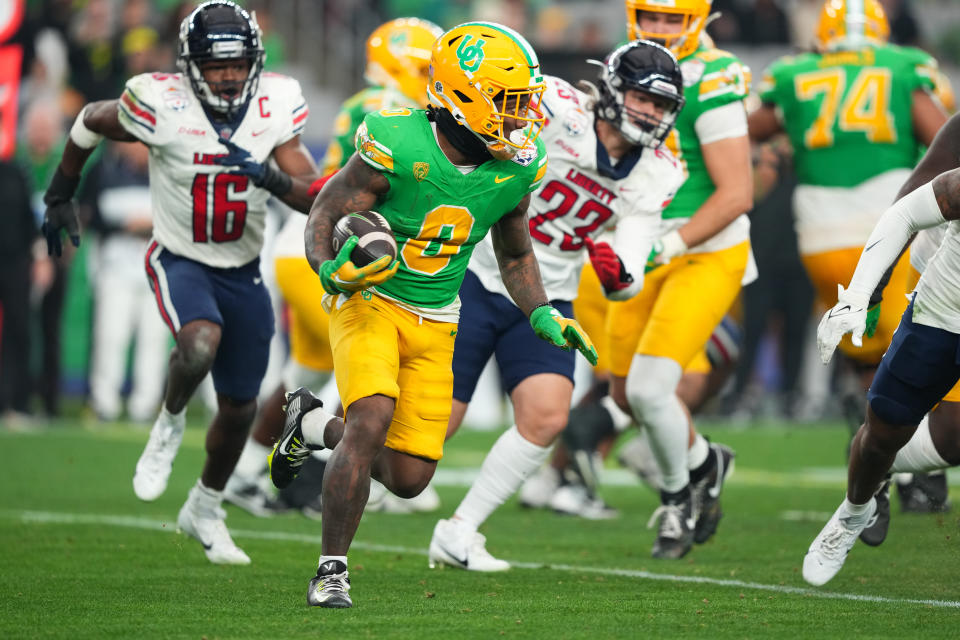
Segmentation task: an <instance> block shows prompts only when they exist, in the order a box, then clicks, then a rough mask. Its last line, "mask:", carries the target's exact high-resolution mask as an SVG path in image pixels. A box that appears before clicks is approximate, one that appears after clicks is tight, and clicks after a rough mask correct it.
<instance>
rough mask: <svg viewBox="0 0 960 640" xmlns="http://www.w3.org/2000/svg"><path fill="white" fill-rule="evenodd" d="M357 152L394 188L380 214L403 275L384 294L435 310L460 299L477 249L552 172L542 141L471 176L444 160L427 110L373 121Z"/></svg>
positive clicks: (382, 288)
mask: <svg viewBox="0 0 960 640" xmlns="http://www.w3.org/2000/svg"><path fill="white" fill-rule="evenodd" d="M356 148H357V153H358V154H359V155H360V157H361V158H362V159H363V160H364V161H366V163H367V164H369V165H370V166H371V167H373V168H374V169H376V170H377V171H380V172H381V173H383V175H384V176H386V178H387V180H388V181H389V182H390V191H388V192H387V194H386V195H385V196H384V197H383V199H382V201H380V202H378V203H377V205H376V206H377V209H376V210H377V211H378V212H379V213H380V214H381V215H383V217H385V218H386V219H387V221H388V222H389V223H390V226H391V228H392V229H393V235H394V238H396V241H397V251H398V256H397V257H398V259H399V261H400V268H399V270H398V271H397V274H396V275H395V276H394V277H393V278H391V279H390V280H388V281H387V282H385V283H383V284H382V285H377V287H376V290H377V291H379V292H381V293H383V294H384V295H386V296H388V297H390V298H394V299H396V300H399V301H401V302H405V303H407V304H410V305H414V306H417V307H423V308H427V309H439V308H441V307H445V306H447V305H450V304H452V303H453V302H454V301H455V300H456V299H457V293H458V292H459V291H460V284H461V282H462V281H463V276H464V272H465V271H466V269H467V263H468V262H469V261H470V255H471V254H472V253H473V247H474V246H475V245H476V244H477V243H478V242H480V240H482V239H483V237H484V236H485V235H487V231H488V230H489V229H490V227H491V226H492V225H493V224H495V223H496V222H497V221H498V220H499V219H500V218H501V217H503V216H504V215H505V214H507V213H509V212H511V211H513V210H514V209H515V208H516V206H517V204H519V202H520V201H521V200H522V199H523V198H524V197H525V196H526V195H527V194H528V193H530V192H532V191H534V190H535V189H536V188H537V187H538V186H540V181H541V180H542V179H543V176H544V174H545V173H546V170H547V154H546V151H545V150H544V147H543V143H541V142H540V140H537V141H536V142H535V143H534V144H529V145H527V146H526V147H524V148H523V149H521V150H520V151H519V152H518V153H517V155H516V156H515V157H514V158H513V159H511V160H506V161H498V160H489V161H487V162H484V163H483V164H481V165H480V166H479V167H477V168H476V169H474V170H473V171H471V172H469V173H467V174H466V175H464V174H463V173H461V172H460V170H459V169H458V168H457V167H456V166H454V165H453V164H452V163H451V162H450V161H449V160H448V159H447V157H446V156H445V155H444V154H443V151H441V149H440V147H439V145H438V144H437V140H436V138H435V137H434V133H433V128H432V126H431V124H430V121H429V120H427V114H426V112H425V111H422V110H419V109H418V110H413V109H407V108H398V109H384V110H383V111H379V112H377V113H371V114H369V115H367V117H366V118H365V119H364V121H363V124H361V125H360V128H359V129H357V136H356Z"/></svg>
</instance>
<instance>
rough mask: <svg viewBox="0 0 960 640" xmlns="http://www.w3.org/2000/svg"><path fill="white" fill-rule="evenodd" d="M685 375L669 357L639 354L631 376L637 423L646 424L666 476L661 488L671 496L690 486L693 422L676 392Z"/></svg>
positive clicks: (629, 382) (630, 395) (630, 390)
mask: <svg viewBox="0 0 960 640" xmlns="http://www.w3.org/2000/svg"><path fill="white" fill-rule="evenodd" d="M682 375H683V369H682V368H681V367H680V365H679V364H677V363H676V362H674V361H673V360H670V359H669V358H660V357H656V356H646V355H636V356H634V357H633V363H632V364H631V366H630V373H629V375H628V376H627V399H628V400H629V401H630V407H631V408H632V409H633V415H634V416H635V417H636V418H637V421H638V422H642V423H643V424H644V425H646V428H647V432H648V433H649V435H650V449H651V450H652V451H653V455H654V457H655V458H656V459H657V465H658V466H659V467H660V472H661V473H662V474H663V478H662V480H661V489H663V490H664V491H666V492H668V493H676V492H678V491H680V490H681V489H683V488H684V487H686V486H687V485H688V484H689V483H690V472H689V470H688V469H687V458H688V455H687V442H689V435H690V423H689V420H688V418H687V412H686V411H684V409H683V404H681V402H680V398H678V397H677V393H676V391H677V384H678V383H679V382H680V377H681V376H682Z"/></svg>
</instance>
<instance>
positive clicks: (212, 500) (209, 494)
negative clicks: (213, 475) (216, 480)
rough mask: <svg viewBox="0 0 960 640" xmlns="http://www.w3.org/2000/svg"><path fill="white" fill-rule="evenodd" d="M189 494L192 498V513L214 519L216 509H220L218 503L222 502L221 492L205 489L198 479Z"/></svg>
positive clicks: (201, 481)
mask: <svg viewBox="0 0 960 640" xmlns="http://www.w3.org/2000/svg"><path fill="white" fill-rule="evenodd" d="M190 493H191V494H192V495H191V497H192V498H193V510H194V512H196V513H198V514H203V515H205V516H207V517H211V516H213V517H216V512H217V509H219V508H220V503H221V502H223V491H217V490H216V489H211V488H210V487H207V486H206V485H204V484H203V480H202V479H200V478H198V479H197V484H196V485H194V487H193V491H191V492H190Z"/></svg>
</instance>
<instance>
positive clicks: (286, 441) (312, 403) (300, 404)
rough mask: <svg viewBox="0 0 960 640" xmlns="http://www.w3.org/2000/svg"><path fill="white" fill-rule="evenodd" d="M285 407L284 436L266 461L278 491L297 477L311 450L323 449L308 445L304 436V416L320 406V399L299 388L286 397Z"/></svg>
mask: <svg viewBox="0 0 960 640" xmlns="http://www.w3.org/2000/svg"><path fill="white" fill-rule="evenodd" d="M285 397H286V401H287V404H285V405H284V406H283V410H284V411H285V412H286V415H287V419H286V422H285V423H284V427H283V434H282V435H281V436H280V439H279V440H277V443H276V444H275V445H273V451H272V452H271V453H270V457H269V458H267V462H268V466H269V467H270V480H271V481H272V482H273V485H274V486H275V487H276V488H278V489H283V488H284V487H286V486H287V485H289V484H290V483H291V482H293V479H294V478H296V477H297V474H298V473H299V472H300V467H301V466H303V462H304V460H306V459H307V456H309V455H310V452H311V451H319V450H320V449H323V446H317V445H312V444H307V442H306V441H305V440H304V437H303V429H302V428H301V425H302V423H303V416H305V415H306V414H307V412H308V411H310V410H312V409H317V408H319V407H322V406H323V402H321V400H320V398H318V397H317V396H315V395H313V394H312V393H310V391H309V390H308V389H305V388H303V387H300V388H299V389H297V390H296V391H293V392H290V393H287V394H286V395H285Z"/></svg>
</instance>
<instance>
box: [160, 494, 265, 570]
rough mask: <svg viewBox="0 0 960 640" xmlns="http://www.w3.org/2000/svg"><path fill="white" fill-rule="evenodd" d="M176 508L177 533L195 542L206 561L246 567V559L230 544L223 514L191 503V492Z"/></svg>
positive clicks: (220, 510) (241, 552) (240, 550)
mask: <svg viewBox="0 0 960 640" xmlns="http://www.w3.org/2000/svg"><path fill="white" fill-rule="evenodd" d="M195 490H196V489H191V490H190V497H189V498H187V501H186V502H185V503H184V504H183V506H182V507H181V508H180V514H179V515H178V516H177V531H178V532H180V533H185V534H187V535H188V536H190V537H191V538H196V539H197V540H198V541H199V542H200V544H201V545H202V546H203V551H204V553H206V554H207V559H208V560H210V562H212V563H214V564H250V557H249V556H247V554H246V553H244V552H243V550H242V549H241V548H240V547H238V546H237V545H236V544H234V542H233V539H232V538H231V537H230V532H229V531H227V525H226V524H225V523H224V519H225V518H226V517H227V513H226V512H225V511H224V510H223V509H220V508H217V509H214V510H212V511H207V510H204V509H202V508H199V507H198V506H197V505H196V503H195V502H194V496H193V492H194V491H195Z"/></svg>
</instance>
